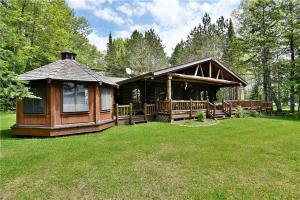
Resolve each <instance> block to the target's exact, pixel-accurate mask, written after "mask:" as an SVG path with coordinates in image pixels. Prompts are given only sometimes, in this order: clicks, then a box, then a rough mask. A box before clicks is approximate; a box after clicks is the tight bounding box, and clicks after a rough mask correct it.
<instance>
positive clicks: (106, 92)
mask: <svg viewBox="0 0 300 200" xmlns="http://www.w3.org/2000/svg"><path fill="white" fill-rule="evenodd" d="M110 109H111V95H110V89H109V87H105V86H104V87H101V110H102V111H105V110H110Z"/></svg>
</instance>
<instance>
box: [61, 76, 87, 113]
mask: <svg viewBox="0 0 300 200" xmlns="http://www.w3.org/2000/svg"><path fill="white" fill-rule="evenodd" d="M64 83H74V84H75V91H76V86H77V84H86V85H87V89H88V110H87V111H70V112H64V87H63V86H64ZM60 88H61V95H60V96H61V109H60V111H61V114H62V115H65V116H67V115H82V114H89V113H90V92H89V84H88V83H86V82H77V81H67V80H65V81H62V82H61V87H60Z"/></svg>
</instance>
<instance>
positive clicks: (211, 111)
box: [207, 101, 216, 117]
mask: <svg viewBox="0 0 300 200" xmlns="http://www.w3.org/2000/svg"><path fill="white" fill-rule="evenodd" d="M207 114H209V115H210V116H212V117H215V116H216V104H212V103H210V102H209V101H207Z"/></svg>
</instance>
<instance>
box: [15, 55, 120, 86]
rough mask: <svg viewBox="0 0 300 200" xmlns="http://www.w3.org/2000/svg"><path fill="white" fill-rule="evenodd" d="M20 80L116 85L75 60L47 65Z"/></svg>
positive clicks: (20, 77)
mask: <svg viewBox="0 0 300 200" xmlns="http://www.w3.org/2000/svg"><path fill="white" fill-rule="evenodd" d="M19 79H20V80H25V81H30V80H42V79H53V80H69V81H86V82H103V83H106V84H109V85H115V86H117V84H116V83H115V82H113V81H111V80H109V79H108V78H106V77H105V76H103V75H101V74H98V73H96V72H95V71H93V70H92V69H90V68H89V67H87V66H85V65H82V64H80V63H78V62H77V61H75V60H71V59H64V60H58V61H55V62H53V63H50V64H48V65H44V66H42V67H39V68H37V69H34V70H31V71H28V72H26V73H24V74H21V75H20V76H19Z"/></svg>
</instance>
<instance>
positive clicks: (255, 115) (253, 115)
mask: <svg viewBox="0 0 300 200" xmlns="http://www.w3.org/2000/svg"><path fill="white" fill-rule="evenodd" d="M248 114H249V116H250V117H259V112H257V111H256V110H250V111H249V112H248Z"/></svg>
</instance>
